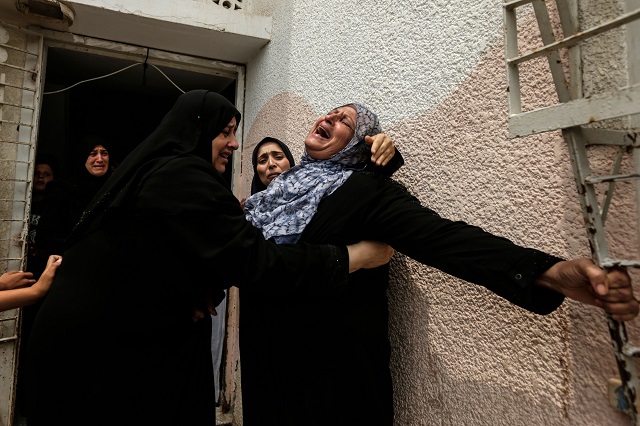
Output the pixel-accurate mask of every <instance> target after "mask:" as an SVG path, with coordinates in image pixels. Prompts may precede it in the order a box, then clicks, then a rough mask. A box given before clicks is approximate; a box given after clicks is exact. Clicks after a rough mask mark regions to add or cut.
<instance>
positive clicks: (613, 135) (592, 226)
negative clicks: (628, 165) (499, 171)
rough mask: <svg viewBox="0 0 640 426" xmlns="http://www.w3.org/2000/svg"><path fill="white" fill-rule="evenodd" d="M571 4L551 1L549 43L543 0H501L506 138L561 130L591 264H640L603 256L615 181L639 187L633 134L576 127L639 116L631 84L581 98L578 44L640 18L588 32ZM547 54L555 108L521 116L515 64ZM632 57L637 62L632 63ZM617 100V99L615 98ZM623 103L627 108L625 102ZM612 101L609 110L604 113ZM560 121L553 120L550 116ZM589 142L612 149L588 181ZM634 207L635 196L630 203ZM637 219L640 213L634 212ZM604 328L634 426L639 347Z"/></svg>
mask: <svg viewBox="0 0 640 426" xmlns="http://www.w3.org/2000/svg"><path fill="white" fill-rule="evenodd" d="M576 1H577V0H556V1H555V3H556V7H557V11H558V15H559V18H560V23H561V27H562V30H563V39H562V40H559V41H556V39H555V36H554V34H553V29H552V26H551V22H550V17H549V13H548V9H547V4H546V1H545V0H505V3H504V24H505V53H506V71H507V82H508V100H509V136H510V137H512V138H513V137H519V136H524V135H528V134H534V133H539V132H544V131H548V130H557V129H561V130H562V134H563V137H564V139H565V142H566V143H567V146H568V148H569V155H570V158H571V163H572V167H573V171H574V176H575V179H576V185H577V189H578V193H579V199H580V204H581V207H582V212H583V217H584V221H585V226H586V228H587V236H588V239H589V243H590V245H591V251H592V256H593V259H594V262H595V263H597V264H598V265H599V266H601V267H603V268H605V269H610V268H614V267H634V268H639V267H640V260H633V259H614V258H612V257H611V256H610V254H609V246H608V243H607V239H606V232H605V221H606V218H607V213H608V210H609V206H610V204H611V201H612V198H613V193H614V191H615V188H616V182H621V181H636V188H638V190H640V184H638V183H637V182H639V181H640V174H639V173H638V171H639V170H640V155H638V151H637V149H638V148H639V147H640V137H639V136H640V132H638V131H616V130H604V129H593V128H583V127H581V125H585V124H588V123H591V122H593V121H600V120H604V119H608V118H615V117H621V116H625V115H630V114H638V113H640V96H639V95H640V85H638V84H636V85H634V83H637V82H636V81H633V79H631V81H630V86H629V87H627V88H622V89H620V90H618V91H617V92H616V93H609V94H605V95H603V96H599V97H598V96H596V99H584V98H583V96H582V74H581V73H582V66H581V52H580V43H581V42H582V41H584V40H587V39H590V38H591V37H594V36H596V35H599V34H602V33H604V32H606V31H609V30H611V29H614V28H618V27H620V26H622V25H624V24H627V23H630V22H633V21H636V20H639V19H640V8H638V9H636V10H633V11H631V12H627V13H624V14H622V15H620V16H618V17H617V18H614V19H611V20H609V21H606V22H604V23H602V24H600V25H597V26H595V27H593V28H590V29H586V30H584V31H578V28H579V26H578V21H577V13H576V10H577V7H576V6H577V3H576ZM526 5H531V6H532V7H533V10H534V13H535V17H536V21H537V24H538V28H539V30H540V37H541V39H542V42H543V46H542V47H541V48H538V49H535V50H533V51H532V52H528V53H525V54H523V55H520V54H519V51H518V29H517V18H516V9H517V8H518V7H521V6H526ZM564 48H567V49H568V56H569V70H568V71H569V80H568V82H569V85H568V84H567V80H566V76H565V71H564V69H563V66H562V63H561V61H560V55H559V50H560V49H564ZM541 56H546V57H547V59H548V63H549V68H550V71H551V74H552V78H553V83H554V85H555V88H556V93H557V95H558V99H559V104H557V105H555V106H552V107H547V108H541V109H538V110H534V111H528V112H525V113H523V111H522V104H521V95H520V75H519V69H518V67H519V65H520V64H524V63H526V62H527V61H530V60H532V59H535V58H538V57H541ZM635 60H637V58H635ZM616 96H617V97H616ZM625 101H626V103H625ZM611 104H614V105H615V107H614V108H609V106H610V105H611ZM553 116H555V117H560V119H557V120H556V119H552V120H549V118H551V117H553ZM588 145H610V146H614V147H615V146H617V147H618V150H617V153H616V156H615V158H614V161H613V166H612V171H611V173H610V174H609V175H606V176H594V175H593V174H592V171H591V167H590V164H589V158H588V155H587V146H588ZM626 153H629V155H633V162H634V166H635V168H634V172H632V173H622V174H621V173H620V167H621V164H622V159H623V156H624V155H625V154H626ZM596 185H607V187H606V192H605V193H604V196H603V197H602V202H601V203H600V202H599V201H598V196H597V193H596ZM636 201H637V202H636V204H638V205H640V195H638V197H637V199H636ZM637 213H638V214H639V215H640V211H638V212H637ZM607 324H608V326H609V332H610V336H611V341H612V345H613V347H614V349H615V358H616V363H617V366H618V371H619V374H620V378H621V381H622V384H623V391H624V395H625V398H626V400H627V410H626V412H627V413H628V414H629V415H630V417H631V419H632V421H633V424H634V425H637V424H638V413H637V409H636V406H635V402H636V397H637V395H638V389H639V388H640V381H639V379H638V371H637V368H636V362H635V359H634V357H638V356H640V348H639V347H636V346H633V345H631V344H629V342H628V337H627V332H626V328H625V324H624V323H620V322H617V321H614V320H613V319H612V318H611V317H610V316H609V315H607Z"/></svg>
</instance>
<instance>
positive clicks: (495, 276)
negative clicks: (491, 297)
mask: <svg viewBox="0 0 640 426" xmlns="http://www.w3.org/2000/svg"><path fill="white" fill-rule="evenodd" d="M362 239H368V240H378V241H384V242H386V243H388V244H390V245H391V246H392V247H394V248H395V249H396V250H397V251H399V252H401V253H404V254H406V255H408V256H410V257H412V258H413V259H416V260H418V261H420V262H422V263H424V264H427V265H431V266H433V267H436V268H438V269H440V270H442V271H444V272H447V273H449V274H451V275H454V276H457V277H459V278H462V279H464V280H467V281H470V282H473V283H477V284H480V285H483V286H485V287H487V288H488V289H490V290H491V291H493V292H494V293H496V294H498V295H500V296H502V297H504V298H506V299H507V300H509V301H511V302H512V303H514V304H516V305H519V306H521V307H523V308H525V309H528V310H530V311H533V312H536V313H540V314H546V313H549V312H551V311H553V310H554V309H556V308H557V307H558V306H559V305H560V304H561V303H562V300H563V296H562V295H560V294H558V293H556V292H553V291H550V290H547V289H544V288H542V287H539V286H536V285H534V284H533V281H534V279H535V278H536V277H537V276H538V275H540V274H541V273H542V272H544V271H545V270H547V269H548V268H549V267H550V266H552V265H553V264H555V263H556V262H558V261H560V260H561V259H559V258H556V257H553V256H550V255H547V254H545V253H542V252H540V251H537V250H533V249H529V248H523V247H520V246H517V245H515V244H513V243H512V242H510V241H508V240H507V239H504V238H501V237H497V236H494V235H491V234H489V233H487V232H484V231H483V230H481V229H480V228H478V227H474V226H470V225H468V224H465V223H463V222H453V221H449V220H446V219H443V218H441V217H440V216H438V215H437V214H436V213H435V212H433V211H431V210H429V209H427V208H425V207H422V206H421V205H420V203H419V201H418V200H417V199H416V198H415V197H413V196H411V195H410V194H409V193H408V192H407V191H406V190H405V189H404V187H402V186H401V185H399V184H397V183H395V182H393V181H392V180H390V179H387V178H384V177H380V176H374V175H373V174H371V173H354V174H353V175H352V176H351V177H350V178H349V179H348V180H347V181H346V182H345V183H344V184H343V185H342V186H341V187H340V188H339V189H337V190H336V191H335V192H334V193H333V194H331V195H330V196H328V197H327V198H326V199H324V200H323V201H322V202H321V203H320V205H319V208H318V211H317V213H316V214H315V216H314V217H313V219H312V220H311V222H310V223H309V225H308V226H307V228H306V229H305V230H304V233H303V234H302V241H306V242H314V243H332V244H345V243H350V242H354V241H359V240H362ZM387 286H388V267H380V268H376V269H372V270H361V271H359V272H356V273H354V274H351V275H350V276H349V285H348V286H345V287H343V288H341V289H340V290H339V291H336V292H334V293H333V294H325V295H320V294H318V295H315V296H309V295H308V294H301V293H299V292H296V291H287V292H284V291H283V292H264V291H262V290H261V288H262V289H264V288H265V287H264V286H262V287H261V288H258V287H256V288H255V289H241V296H240V303H241V315H240V326H241V328H240V342H241V346H240V351H241V368H242V394H243V419H244V425H245V426H294V425H295V426H312V425H313V426H315V425H318V426H320V425H344V426H352V425H367V426H377V425H385V426H387V425H392V424H393V395H392V383H391V376H390V372H389V357H390V346H389V340H388V335H387V333H388V310H387V295H386V291H387ZM265 395H267V397H265Z"/></svg>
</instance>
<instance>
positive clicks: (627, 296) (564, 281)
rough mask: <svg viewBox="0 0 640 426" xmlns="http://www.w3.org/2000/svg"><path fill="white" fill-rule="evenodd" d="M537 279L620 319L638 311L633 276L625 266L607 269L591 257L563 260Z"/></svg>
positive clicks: (541, 283)
mask: <svg viewBox="0 0 640 426" xmlns="http://www.w3.org/2000/svg"><path fill="white" fill-rule="evenodd" d="M536 283H537V284H540V285H543V286H546V287H549V288H552V289H554V290H556V291H558V292H559V293H562V294H564V295H565V296H566V297H569V298H571V299H574V300H577V301H578V302H582V303H586V304H589V305H594V306H598V307H600V308H602V309H604V310H605V311H606V312H607V313H609V314H610V315H611V318H613V319H614V320H617V321H629V320H632V319H633V318H635V317H636V316H637V315H638V310H639V305H638V301H637V300H636V298H635V297H634V295H633V288H632V286H631V278H630V277H629V274H627V271H626V270H624V269H621V268H613V269H611V270H609V272H605V271H604V270H602V269H601V268H599V267H598V266H596V265H595V264H594V263H593V262H592V261H591V260H589V259H575V260H569V261H563V262H559V263H556V264H555V265H553V266H552V267H551V268H549V269H548V270H547V271H546V272H545V273H544V274H542V275H541V276H540V277H539V278H538V280H537V281H536Z"/></svg>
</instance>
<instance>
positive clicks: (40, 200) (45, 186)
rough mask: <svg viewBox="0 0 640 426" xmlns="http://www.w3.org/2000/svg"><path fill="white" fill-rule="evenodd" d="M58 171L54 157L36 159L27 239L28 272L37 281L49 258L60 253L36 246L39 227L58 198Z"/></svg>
mask: <svg viewBox="0 0 640 426" xmlns="http://www.w3.org/2000/svg"><path fill="white" fill-rule="evenodd" d="M57 171H58V162H57V160H56V159H55V158H54V157H53V156H49V155H44V154H43V155H38V156H37V157H36V161H35V167H34V173H33V186H32V191H31V213H30V216H29V233H28V238H27V270H28V271H29V272H32V273H33V274H34V276H35V278H36V279H38V277H39V276H40V274H41V273H42V272H43V271H44V269H45V267H46V265H47V261H48V259H49V256H50V255H51V254H52V253H54V252H58V253H59V252H60V251H51V248H50V247H49V246H48V245H47V244H46V243H43V244H42V245H41V247H39V246H38V244H36V240H37V235H38V226H39V224H40V222H41V220H42V218H43V216H47V215H48V214H50V211H51V210H52V206H53V205H54V204H55V199H56V197H57V196H58V189H59V185H58V181H56V175H57ZM45 221H46V219H45Z"/></svg>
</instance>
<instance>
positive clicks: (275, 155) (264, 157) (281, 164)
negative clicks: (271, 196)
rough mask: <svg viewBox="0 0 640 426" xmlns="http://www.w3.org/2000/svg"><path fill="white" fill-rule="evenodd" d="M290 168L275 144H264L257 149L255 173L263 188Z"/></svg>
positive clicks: (280, 149)
mask: <svg viewBox="0 0 640 426" xmlns="http://www.w3.org/2000/svg"><path fill="white" fill-rule="evenodd" d="M290 168H291V163H289V159H288V158H287V156H286V155H285V154H284V152H283V151H282V148H281V147H280V145H278V144H277V143H275V142H265V143H263V144H262V145H260V148H258V155H257V163H256V172H257V173H258V178H260V182H262V184H263V185H264V186H269V184H270V183H271V181H272V180H274V179H275V178H276V177H278V175H279V174H280V173H282V172H285V171H287V170H289V169H290Z"/></svg>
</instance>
